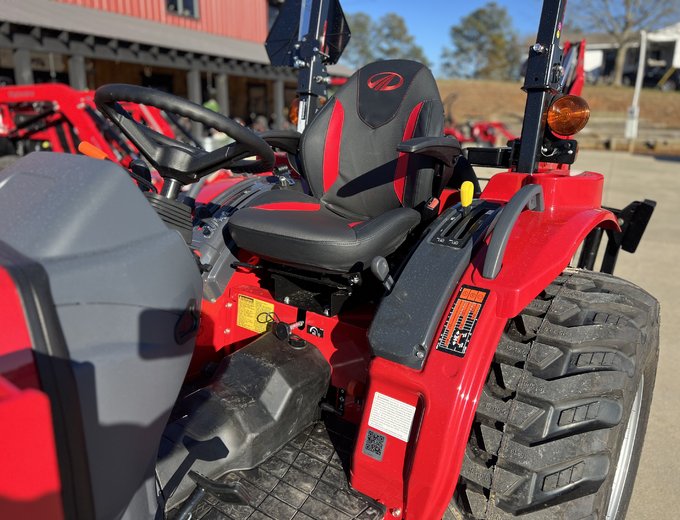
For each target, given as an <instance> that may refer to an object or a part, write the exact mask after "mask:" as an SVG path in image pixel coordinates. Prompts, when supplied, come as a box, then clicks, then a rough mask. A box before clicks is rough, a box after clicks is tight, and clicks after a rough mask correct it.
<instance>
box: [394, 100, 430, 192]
mask: <svg viewBox="0 0 680 520" xmlns="http://www.w3.org/2000/svg"><path fill="white" fill-rule="evenodd" d="M422 108H423V102H422V101H421V102H420V103H418V104H417V105H416V106H415V107H414V108H413V110H411V113H410V114H409V116H408V121H406V127H405V128H404V136H403V139H402V141H406V140H407V139H411V137H413V133H414V132H415V131H416V123H417V122H418V117H419V116H420V110H421V109H422ZM408 160H409V154H407V153H404V152H399V156H398V157H397V168H396V170H395V172H394V192H395V193H396V194H397V198H398V199H399V202H401V203H403V202H404V187H405V185H406V172H407V170H408Z"/></svg>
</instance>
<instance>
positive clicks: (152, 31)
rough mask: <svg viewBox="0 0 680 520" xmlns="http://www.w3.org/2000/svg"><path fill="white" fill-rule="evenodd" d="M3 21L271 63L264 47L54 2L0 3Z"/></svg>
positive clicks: (22, 0) (12, 0) (2, 0)
mask: <svg viewBox="0 0 680 520" xmlns="http://www.w3.org/2000/svg"><path fill="white" fill-rule="evenodd" d="M0 20H3V21H8V22H12V23H16V24H22V25H31V26H36V27H44V28H48V29H57V30H61V31H69V32H76V33H81V34H82V33H84V34H91V35H93V36H100V37H104V38H111V39H117V40H127V41H131V42H137V43H142V44H146V45H155V46H159V47H167V48H170V49H180V50H183V51H189V52H196V53H200V54H210V55H213V56H222V57H225V58H232V59H237V60H243V61H250V62H254V63H269V60H268V59H267V53H266V52H265V49H264V45H263V44H260V43H254V42H249V41H244V40H236V39H234V38H226V37H224V36H217V35H214V34H208V33H202V32H198V31H192V30H190V29H184V28H182V27H175V26H172V25H166V24H161V23H157V22H151V21H148V20H142V19H140V18H133V17H131V16H125V15H121V14H116V13H110V12H105V11H100V10H98V9H90V8H87V7H81V6H77V5H71V4H62V3H59V2H51V1H50V0H19V1H17V0H0Z"/></svg>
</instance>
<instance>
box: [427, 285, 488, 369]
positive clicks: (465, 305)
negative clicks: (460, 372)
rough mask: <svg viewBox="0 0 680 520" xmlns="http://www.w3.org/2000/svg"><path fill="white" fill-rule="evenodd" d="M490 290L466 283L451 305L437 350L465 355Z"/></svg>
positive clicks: (459, 355)
mask: <svg viewBox="0 0 680 520" xmlns="http://www.w3.org/2000/svg"><path fill="white" fill-rule="evenodd" d="M488 295H489V291H487V290H486V289H480V288H478V287H470V286H469V285H464V286H463V287H461V289H460V293H459V294H458V296H457V297H456V299H455V300H454V302H453V305H451V309H450V310H449V313H448V315H447V316H446V321H445V322H444V328H443V329H442V331H441V333H440V334H439V339H438V340H437V350H441V351H443V352H447V353H448V354H453V355H454V356H458V357H463V356H465V352H467V348H468V345H469V343H470V339H472V332H473V331H474V329H475V325H477V320H478V319H479V315H480V314H481V312H482V308H483V307H484V302H485V301H486V297H487V296H488Z"/></svg>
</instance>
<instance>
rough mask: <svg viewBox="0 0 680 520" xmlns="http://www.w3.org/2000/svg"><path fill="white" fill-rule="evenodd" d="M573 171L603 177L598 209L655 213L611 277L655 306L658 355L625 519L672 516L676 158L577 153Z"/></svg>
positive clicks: (677, 331)
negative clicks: (636, 207) (640, 203)
mask: <svg viewBox="0 0 680 520" xmlns="http://www.w3.org/2000/svg"><path fill="white" fill-rule="evenodd" d="M576 166H578V168H579V169H582V170H591V171H597V172H600V173H603V174H604V175H605V188H604V201H603V204H604V205H607V206H613V207H618V208H621V207H623V206H625V205H626V204H628V203H629V202H631V201H633V200H642V199H645V198H647V199H652V200H656V201H657V208H656V211H655V213H654V215H653V217H652V220H651V222H650V224H649V227H648V228H647V231H646V233H645V236H644V238H643V239H642V242H641V243H640V247H639V248H638V250H637V252H636V253H635V254H632V255H631V254H629V253H625V252H622V253H621V254H620V255H619V262H618V265H617V269H616V275H618V276H620V277H622V278H626V279H628V280H631V281H633V282H634V283H636V284H638V285H640V286H641V287H643V288H644V289H646V290H647V291H649V292H650V293H651V294H653V295H654V296H656V297H657V298H658V299H659V301H660V302H661V353H660V358H659V369H658V373H657V378H656V388H655V390H654V400H653V403H652V413H651V416H650V419H649V425H648V427H647V437H646V439H645V446H644V451H643V454H642V461H641V463H640V469H639V470H638V475H637V479H636V482H635V489H634V491H633V498H632V501H631V505H630V509H629V510H628V518H629V519H634V520H638V519H640V520H647V519H649V520H652V519H654V520H657V519H660V518H678V514H679V513H678V511H677V509H676V507H677V506H676V505H674V504H676V502H675V500H676V498H677V496H676V493H677V492H678V490H677V487H678V482H680V476H679V475H680V457H678V456H677V454H676V452H675V450H676V449H677V447H678V446H680V406H679V405H680V398H679V396H680V377H678V368H680V348H678V347H677V346H676V345H675V341H676V340H677V338H678V337H680V319H678V318H679V317H680V313H679V312H678V306H680V269H679V266H680V158H675V159H668V158H667V159H664V158H654V157H650V156H639V155H629V154H627V153H621V152H616V153H615V152H596V151H582V152H581V154H580V155H579V160H578V161H577V163H576Z"/></svg>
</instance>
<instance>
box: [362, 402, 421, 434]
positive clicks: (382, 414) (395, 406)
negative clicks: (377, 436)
mask: <svg viewBox="0 0 680 520" xmlns="http://www.w3.org/2000/svg"><path fill="white" fill-rule="evenodd" d="M415 413H416V407H415V406H413V405H410V404H408V403H405V402H403V401H399V400H398V399H395V398H394V397H390V396H389V395H385V394H381V393H380V392H376V393H375V395H374V397H373V405H372V406H371V414H370V415H369V416H368V425H369V426H370V427H371V428H375V429H376V430H380V431H381V432H384V433H387V434H388V435H391V436H392V437H396V438H397V439H401V440H402V441H404V442H408V437H409V435H410V434H411V423H412V422H413V416H414V415H415Z"/></svg>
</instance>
